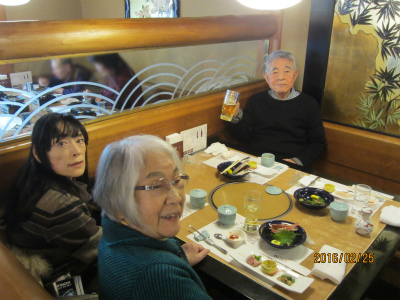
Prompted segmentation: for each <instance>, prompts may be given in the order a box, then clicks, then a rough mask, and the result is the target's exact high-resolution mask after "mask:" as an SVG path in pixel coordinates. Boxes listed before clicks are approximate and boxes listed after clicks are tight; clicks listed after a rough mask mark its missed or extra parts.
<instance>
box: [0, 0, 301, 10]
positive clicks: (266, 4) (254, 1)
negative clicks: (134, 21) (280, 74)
mask: <svg viewBox="0 0 400 300" xmlns="http://www.w3.org/2000/svg"><path fill="white" fill-rule="evenodd" d="M0 1H1V0H0ZM237 1H238V2H239V3H240V4H243V5H244V6H247V7H250V8H254V9H261V10H275V9H284V8H288V7H291V6H293V5H296V4H297V3H300V2H301V0H237Z"/></svg>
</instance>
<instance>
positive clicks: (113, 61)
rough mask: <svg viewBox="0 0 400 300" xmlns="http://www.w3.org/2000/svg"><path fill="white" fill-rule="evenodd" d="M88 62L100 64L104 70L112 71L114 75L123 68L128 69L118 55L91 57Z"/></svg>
mask: <svg viewBox="0 0 400 300" xmlns="http://www.w3.org/2000/svg"><path fill="white" fill-rule="evenodd" d="M89 60H90V61H91V62H93V63H99V64H102V65H103V66H104V67H105V68H106V69H108V70H113V71H114V72H115V73H116V74H119V73H120V71H121V70H122V69H123V68H129V66H128V64H127V63H126V62H125V61H124V60H123V59H122V57H121V56H120V55H119V54H118V53H110V54H101V55H93V56H90V57H89Z"/></svg>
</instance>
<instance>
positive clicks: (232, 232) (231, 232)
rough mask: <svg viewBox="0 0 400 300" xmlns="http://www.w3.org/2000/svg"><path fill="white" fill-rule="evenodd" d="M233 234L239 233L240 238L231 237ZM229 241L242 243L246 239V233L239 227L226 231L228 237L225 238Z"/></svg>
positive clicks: (233, 243)
mask: <svg viewBox="0 0 400 300" xmlns="http://www.w3.org/2000/svg"><path fill="white" fill-rule="evenodd" d="M232 235H237V236H238V238H237V239H231V238H230V237H231V236H232ZM225 240H226V241H227V242H228V243H230V244H232V245H234V246H238V245H241V244H242V243H243V242H245V241H246V233H245V232H244V231H243V230H239V229H235V230H228V232H227V233H226V239H225Z"/></svg>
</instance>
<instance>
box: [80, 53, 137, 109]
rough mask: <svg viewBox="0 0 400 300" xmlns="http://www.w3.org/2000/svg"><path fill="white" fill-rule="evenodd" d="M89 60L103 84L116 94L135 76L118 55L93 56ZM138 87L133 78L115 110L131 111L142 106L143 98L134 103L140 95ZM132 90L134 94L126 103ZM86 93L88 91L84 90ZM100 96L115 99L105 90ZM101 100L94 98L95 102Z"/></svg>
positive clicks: (112, 93)
mask: <svg viewBox="0 0 400 300" xmlns="http://www.w3.org/2000/svg"><path fill="white" fill-rule="evenodd" d="M90 60H91V61H92V62H93V63H94V66H95V68H96V70H97V72H98V73H99V74H100V75H101V76H102V77H103V78H104V81H105V83H104V84H105V85H107V86H108V87H110V88H112V89H114V90H116V91H117V92H121V91H122V89H123V88H124V87H125V86H126V84H127V83H128V82H129V80H131V79H132V77H134V76H135V72H134V71H133V70H132V69H131V68H130V67H129V66H128V64H127V63H126V62H125V61H124V60H123V59H122V58H121V56H120V55H119V54H118V53H111V54H102V55H94V56H92V57H90ZM138 85H139V79H138V78H135V80H133V81H132V82H130V83H129V85H128V86H126V88H125V89H124V91H123V92H122V95H121V96H120V97H119V99H118V102H117V104H116V106H115V107H116V108H117V109H131V108H132V107H138V106H141V105H142V104H143V102H144V99H143V97H142V98H141V99H139V100H138V101H137V102H136V100H137V99H138V97H139V96H140V95H141V94H142V88H141V87H140V86H139V87H138ZM135 89H136V90H135ZM133 90H135V91H134V93H133V94H132V96H130V97H129V99H128V101H126V100H127V98H128V96H129V94H130V93H131V92H132V91H133ZM86 92H90V91H89V90H86ZM101 94H102V95H103V96H105V97H107V98H109V99H111V100H116V99H117V95H116V94H115V93H114V92H112V91H110V90H107V89H103V91H102V92H101ZM101 100H102V99H101V98H96V101H97V102H98V101H101ZM125 101H126V103H125Z"/></svg>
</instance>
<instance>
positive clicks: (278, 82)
mask: <svg viewBox="0 0 400 300" xmlns="http://www.w3.org/2000/svg"><path fill="white" fill-rule="evenodd" d="M298 75H299V71H297V70H295V68H294V65H293V62H292V61H291V60H290V59H286V58H278V59H275V60H274V61H273V62H272V63H270V64H269V66H268V70H267V73H264V78H265V80H266V81H267V83H268V85H269V87H270V88H271V90H273V91H274V93H275V94H276V95H277V96H278V97H279V98H281V99H285V98H286V97H287V96H289V94H290V90H291V89H292V87H293V85H294V83H295V81H296V79H297V76H298Z"/></svg>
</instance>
